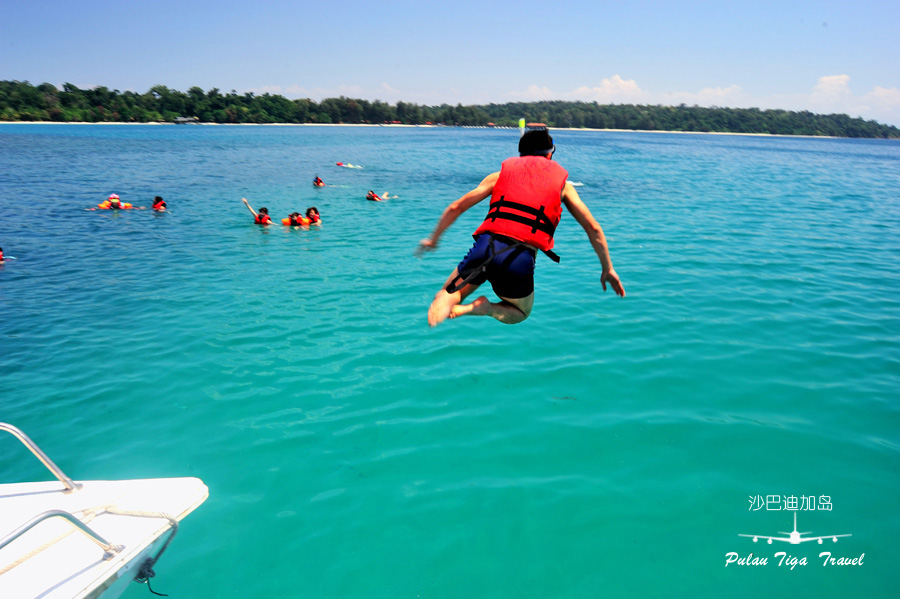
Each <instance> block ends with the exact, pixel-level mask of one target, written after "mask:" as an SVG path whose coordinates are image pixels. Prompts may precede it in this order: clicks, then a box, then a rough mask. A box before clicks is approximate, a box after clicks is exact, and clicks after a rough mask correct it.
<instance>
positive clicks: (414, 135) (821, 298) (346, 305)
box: [0, 124, 900, 599]
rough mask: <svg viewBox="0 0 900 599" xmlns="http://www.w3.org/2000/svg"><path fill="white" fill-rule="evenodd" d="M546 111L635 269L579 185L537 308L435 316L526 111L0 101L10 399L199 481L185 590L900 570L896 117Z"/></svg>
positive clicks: (756, 589) (674, 592) (72, 430)
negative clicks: (448, 116) (721, 118)
mask: <svg viewBox="0 0 900 599" xmlns="http://www.w3.org/2000/svg"><path fill="white" fill-rule="evenodd" d="M553 135H554V139H555V142H556V145H557V148H558V151H557V153H556V155H555V157H554V158H555V159H556V160H557V161H558V162H559V163H560V164H562V165H563V166H564V167H565V168H566V169H568V171H569V173H570V180H571V181H573V182H576V183H577V184H578V187H577V189H578V191H579V193H580V195H581V197H582V199H583V200H584V201H585V203H586V204H587V205H588V206H589V208H590V209H591V211H592V212H593V214H594V216H595V217H596V218H597V220H598V221H599V222H600V223H601V224H602V225H603V227H604V230H605V232H606V235H607V238H608V240H609V245H610V251H611V255H612V259H613V263H614V265H615V268H616V270H617V271H618V273H619V275H620V276H621V279H622V281H623V283H624V285H625V288H626V291H627V294H628V295H627V297H626V298H619V297H616V296H615V294H614V293H613V292H612V291H611V290H607V291H606V292H605V293H604V292H603V289H602V286H601V283H600V273H601V271H600V266H599V262H598V260H597V257H596V255H595V254H594V253H593V251H592V250H591V247H590V245H589V243H588V240H587V237H586V236H585V234H584V232H583V231H582V230H581V228H580V227H579V226H578V225H577V223H576V222H575V221H574V219H573V218H572V217H571V216H570V215H568V214H566V215H564V217H563V220H562V222H561V224H560V226H559V229H558V231H557V238H556V239H557V241H556V250H557V252H558V253H559V254H560V255H561V257H562V262H561V263H560V264H558V265H556V264H553V263H552V262H551V261H549V260H547V259H545V258H543V257H541V256H539V259H538V267H537V274H536V300H535V308H534V311H533V312H532V314H531V317H530V318H529V319H528V320H526V321H525V322H523V323H522V324H518V325H514V326H509V325H503V324H500V323H498V322H496V321H494V320H493V319H490V318H475V317H467V318H460V319H456V320H452V321H447V322H445V323H443V324H441V325H440V326H438V327H436V328H434V329H430V328H429V327H428V326H427V323H426V311H427V308H428V305H429V303H430V301H431V298H432V297H433V295H434V293H435V292H436V291H437V290H438V289H439V288H440V286H441V284H442V283H443V281H444V279H445V278H446V277H447V275H448V274H449V273H450V271H451V270H452V269H453V268H454V266H455V265H456V263H457V262H458V261H459V260H460V259H461V258H462V257H463V256H464V254H465V252H466V251H467V249H468V248H469V246H470V245H471V233H472V231H473V230H474V229H475V228H476V226H477V225H478V223H479V222H480V221H481V219H482V218H483V216H484V213H485V212H486V209H487V206H486V203H483V204H480V205H479V206H476V207H475V208H474V209H472V210H471V211H469V212H468V213H466V214H464V215H463V216H462V217H461V218H460V219H459V220H458V221H457V222H456V224H455V225H454V226H453V227H452V228H451V229H450V230H449V231H448V232H447V233H446V235H445V236H444V238H443V239H442V241H441V245H440V247H439V248H438V250H437V251H435V252H433V253H430V254H428V255H426V256H424V257H422V258H416V257H415V256H414V255H413V251H414V249H415V248H416V246H417V243H418V241H419V240H420V239H422V238H424V237H426V236H427V235H428V234H429V233H430V231H431V230H432V228H433V226H434V224H435V223H436V222H437V219H438V217H439V215H440V214H441V211H442V210H443V208H444V207H445V206H446V205H447V204H448V203H449V202H450V201H452V200H454V199H456V198H458V197H459V196H461V195H462V194H463V193H465V192H466V191H468V190H469V189H471V188H473V187H475V186H476V185H477V184H478V183H479V182H480V180H481V179H482V178H483V177H484V176H485V175H487V174H488V173H490V172H492V171H494V170H497V169H498V168H499V164H500V162H501V160H503V159H504V158H506V157H508V156H511V155H513V154H515V149H516V143H517V139H518V132H517V131H515V130H489V129H456V128H449V129H448V128H393V127H368V128H367V127H314V126H295V127H290V126H286V127H276V126H174V125H172V126H164V125H163V126H151V125H135V126H131V125H30V124H0V247H2V248H3V250H4V252H5V253H6V255H7V256H14V257H15V258H16V259H15V260H8V261H7V262H6V263H5V264H3V265H0V421H5V422H10V423H12V424H14V425H16V426H18V427H19V428H21V429H23V430H24V431H25V432H26V433H27V434H28V435H29V436H31V437H32V439H34V440H35V441H36V442H37V443H38V444H39V445H41V447H42V448H43V449H44V451H45V452H47V453H48V454H49V455H50V457H51V458H52V459H54V460H55V461H56V462H57V463H58V464H59V465H60V467H61V468H62V469H63V470H65V471H66V473H67V474H69V475H70V476H72V477H73V478H75V479H76V480H90V479H122V478H145V477H174V476H196V477H199V478H201V479H202V480H203V481H204V482H205V483H206V484H207V485H208V486H209V489H210V497H209V499H208V500H207V502H206V503H205V504H204V505H203V506H201V507H200V508H199V509H198V510H197V511H196V512H194V514H192V515H191V516H189V517H188V518H187V519H185V521H184V522H183V524H182V526H181V529H180V530H179V533H178V536H177V537H176V538H175V540H174V542H173V543H172V545H171V547H170V548H169V549H168V551H167V552H166V553H165V554H164V555H163V556H162V558H161V559H160V561H159V563H158V564H157V565H156V568H155V570H156V573H157V576H156V578H154V579H153V580H152V586H153V589H154V590H156V591H159V592H163V593H168V594H169V596H170V597H172V598H181V599H189V598H191V599H216V598H220V597H222V598H227V597H240V598H242V599H273V598H281V597H287V598H293V597H298V598H299V597H316V598H360V599H381V598H385V599H393V598H411V599H418V598H439V599H444V598H446V599H459V598H485V599H487V598H490V599H513V598H535V599H545V598H592V597H747V598H753V599H758V598H759V597H766V596H782V597H788V596H798V597H817V598H822V597H849V596H857V597H896V596H897V588H898V584H900V575H898V573H897V572H898V568H897V563H898V562H900V549H898V547H897V539H898V538H900V515H898V510H897V506H898V500H900V268H898V266H897V263H898V260H900V143H898V142H896V141H884V140H877V141H873V140H840V139H803V138H775V137H749V136H730V135H687V134H664V133H638V132H597V131H554V132H553ZM337 162H344V163H351V164H354V165H361V166H362V167H363V168H358V169H349V168H341V167H338V166H336V163H337ZM316 175H318V176H320V177H322V179H324V180H325V182H326V183H327V185H328V186H327V187H325V188H322V189H315V188H313V186H312V179H313V177H315V176H316ZM370 189H372V190H375V191H376V192H378V193H383V192H385V191H388V192H390V194H391V195H392V196H394V195H396V196H397V197H396V198H392V199H390V200H389V201H386V202H382V203H375V202H367V201H366V200H365V199H364V198H365V194H366V192H367V191H368V190H370ZM110 193H117V194H119V195H120V196H121V197H122V199H123V201H126V202H131V203H133V204H134V205H136V206H149V205H150V203H151V200H152V198H153V196H155V195H160V196H163V197H164V198H165V200H166V202H167V203H168V206H169V209H170V211H169V212H167V213H164V214H155V213H153V212H152V211H151V210H132V211H120V212H109V211H99V210H96V211H90V210H86V209H88V208H91V207H94V206H96V205H97V204H98V203H99V202H101V201H102V200H104V199H105V198H106V197H107V196H108V195H109V194H110ZM241 197H246V198H248V200H249V201H250V203H251V205H252V206H253V207H254V208H257V209H258V208H260V207H262V206H266V207H268V208H269V210H270V211H271V213H272V215H273V216H274V217H275V218H276V221H277V220H280V219H281V218H282V217H284V216H287V214H288V213H289V212H293V211H304V210H305V209H306V208H307V207H309V206H316V207H317V208H318V209H319V211H320V212H321V214H322V217H323V223H324V224H323V226H322V227H321V229H315V228H314V229H313V230H308V231H307V230H300V229H291V228H288V227H283V226H281V225H277V226H271V227H269V228H264V227H260V226H257V225H254V224H252V217H251V215H250V214H249V212H248V211H247V210H246V209H245V207H244V206H243V204H242V203H241ZM484 291H485V293H486V294H487V295H488V296H489V297H494V296H493V294H492V293H491V292H490V289H489V286H486V287H485V289H484ZM6 437H7V438H0V481H2V482H20V481H27V480H49V479H50V475H49V473H47V472H46V470H45V469H44V468H43V467H42V466H41V465H40V464H39V463H38V462H37V460H35V459H34V458H33V457H32V456H31V455H30V454H29V453H27V451H26V450H25V449H24V448H22V447H21V445H19V444H18V442H17V441H16V440H15V439H13V438H12V437H10V436H8V435H7V436H6ZM795 502H796V503H795ZM793 508H795V509H793ZM795 515H796V516H797V526H798V528H797V530H799V531H800V532H807V531H809V534H807V535H804V536H807V537H809V536H826V537H828V538H827V539H826V540H825V543H824V544H821V545H820V544H818V543H815V542H812V543H803V544H796V545H792V544H789V543H786V542H780V541H776V542H774V543H773V544H771V545H770V544H767V543H765V540H764V539H762V538H761V539H760V541H759V542H758V543H754V542H753V540H752V539H751V538H747V537H739V536H738V535H739V534H742V533H744V534H753V535H760V536H763V537H764V536H776V537H784V536H785V535H784V534H781V533H782V532H790V531H791V530H792V529H793V518H794V516H795ZM3 532H4V531H0V533H3ZM837 534H851V535H852V536H850V537H843V538H840V539H839V540H838V542H837V543H834V542H833V541H832V540H831V538H830V536H831V535H837ZM781 552H783V553H784V556H783V559H782V556H781ZM823 552H830V553H831V554H832V558H833V559H834V560H835V562H834V563H833V564H832V563H828V564H827V565H825V559H826V557H827V556H824V557H820V554H822V553H823ZM751 554H752V556H751ZM863 554H864V557H863V559H862V564H861V565H859V564H857V565H839V563H838V562H839V561H849V560H851V559H853V558H859V557H860V556H861V555H863ZM730 555H734V556H735V559H734V561H731V562H730V563H729V559H730V558H729V556H730ZM747 558H749V559H747ZM753 558H757V560H756V562H757V565H752V563H753V561H754V560H753ZM759 558H766V563H765V564H761V563H759ZM838 558H845V559H844V560H838ZM738 559H740V560H741V562H746V561H749V562H751V563H749V564H745V563H741V562H738V561H737V560H738ZM792 566H793V567H792ZM151 596H152V595H150V594H149V593H148V591H147V589H146V588H144V586H143V585H138V584H135V585H132V588H130V589H129V590H128V591H127V592H126V594H125V595H124V597H125V598H126V599H139V598H142V597H143V598H146V597H151Z"/></svg>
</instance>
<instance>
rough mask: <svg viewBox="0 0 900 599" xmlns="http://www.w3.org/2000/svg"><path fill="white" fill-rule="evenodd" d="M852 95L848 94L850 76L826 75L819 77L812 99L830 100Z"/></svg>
mask: <svg viewBox="0 0 900 599" xmlns="http://www.w3.org/2000/svg"><path fill="white" fill-rule="evenodd" d="M848 95H852V94H851V92H850V75H828V76H826V77H820V78H819V81H818V83H816V86H815V87H814V88H813V97H814V98H822V99H825V100H827V99H830V98H838V97H846V96H848Z"/></svg>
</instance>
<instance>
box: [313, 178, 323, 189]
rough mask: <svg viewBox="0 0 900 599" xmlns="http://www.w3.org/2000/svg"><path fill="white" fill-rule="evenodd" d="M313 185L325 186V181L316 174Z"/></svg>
mask: <svg viewBox="0 0 900 599" xmlns="http://www.w3.org/2000/svg"><path fill="white" fill-rule="evenodd" d="M313 186H315V187H325V181H322V180H321V179H320V178H319V176H318V175H316V178H315V179H313Z"/></svg>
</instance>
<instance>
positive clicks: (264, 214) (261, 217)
mask: <svg viewBox="0 0 900 599" xmlns="http://www.w3.org/2000/svg"><path fill="white" fill-rule="evenodd" d="M241 201H242V202H244V206H246V207H247V210H249V211H250V213H251V214H252V215H253V222H255V223H256V224H257V225H270V224H272V217H271V216H269V209H268V208H260V209H259V213H257V212H256V210H254V209H253V208H251V207H250V202H248V201H247V198H241Z"/></svg>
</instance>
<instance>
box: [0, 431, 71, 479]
mask: <svg viewBox="0 0 900 599" xmlns="http://www.w3.org/2000/svg"><path fill="white" fill-rule="evenodd" d="M0 431H7V432H8V433H11V434H12V435H13V436H14V437H16V438H17V439H19V441H21V442H22V443H23V444H24V445H25V447H27V448H28V449H30V450H31V453H33V454H34V455H35V456H36V457H37V459H39V460H40V461H41V462H42V463H43V464H44V466H46V467H47V469H48V470H50V472H52V473H53V476H55V477H56V478H57V479H59V482H61V483H62V484H64V485H65V486H66V492H67V493H68V492H71V491H77V490H78V489H80V488H81V485H80V484H78V483H76V482H75V481H73V480H72V479H71V478H69V477H68V476H66V473H65V472H63V471H62V470H60V469H59V466H57V465H56V464H54V463H53V460H51V459H50V458H48V457H47V454H46V453H44V452H43V451H41V448H40V447H38V446H37V445H36V444H35V442H34V441H32V440H31V439H29V438H28V435H26V434H25V433H23V432H22V431H20V430H19V429H18V428H16V427H14V426H13V425H11V424H7V423H6V422H0Z"/></svg>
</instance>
